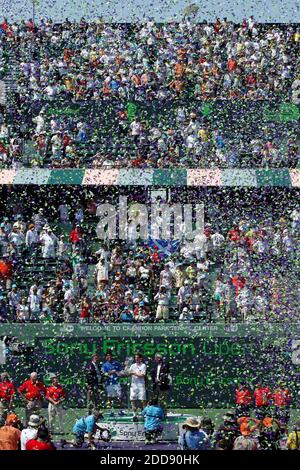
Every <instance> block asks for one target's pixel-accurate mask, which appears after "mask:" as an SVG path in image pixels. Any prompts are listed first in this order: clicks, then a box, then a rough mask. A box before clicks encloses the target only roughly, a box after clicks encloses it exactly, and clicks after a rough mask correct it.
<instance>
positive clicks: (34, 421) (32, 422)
mask: <svg viewBox="0 0 300 470" xmlns="http://www.w3.org/2000/svg"><path fill="white" fill-rule="evenodd" d="M41 424H42V420H41V418H40V417H39V416H38V415H31V416H30V418H29V421H28V426H31V427H33V428H38V427H39V426H40V425H41Z"/></svg>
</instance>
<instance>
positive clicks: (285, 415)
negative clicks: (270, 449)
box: [273, 381, 292, 427]
mask: <svg viewBox="0 0 300 470" xmlns="http://www.w3.org/2000/svg"><path fill="white" fill-rule="evenodd" d="M273 401H274V405H275V411H274V418H276V419H277V420H278V421H280V422H281V423H282V424H283V425H284V426H285V427H286V426H287V424H288V422H289V420H290V405H291V402H292V395H291V393H290V391H289V389H288V388H287V386H286V384H285V383H284V382H282V381H280V382H279V383H278V387H277V388H276V389H275V390H274V392H273Z"/></svg>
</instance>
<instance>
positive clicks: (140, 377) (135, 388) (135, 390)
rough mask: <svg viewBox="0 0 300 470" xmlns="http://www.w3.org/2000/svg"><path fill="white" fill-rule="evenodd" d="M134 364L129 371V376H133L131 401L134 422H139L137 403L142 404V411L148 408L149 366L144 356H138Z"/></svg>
mask: <svg viewBox="0 0 300 470" xmlns="http://www.w3.org/2000/svg"><path fill="white" fill-rule="evenodd" d="M134 361H135V362H134V363H133V364H132V365H131V366H130V368H129V370H128V375H130V376H131V386H130V401H131V406H132V411H133V421H135V422H136V421H138V417H137V402H138V401H139V402H141V404H142V409H144V408H145V406H146V373H147V366H146V364H145V363H144V362H143V356H142V354H136V355H135V357H134Z"/></svg>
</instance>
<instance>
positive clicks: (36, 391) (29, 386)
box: [18, 372, 46, 423]
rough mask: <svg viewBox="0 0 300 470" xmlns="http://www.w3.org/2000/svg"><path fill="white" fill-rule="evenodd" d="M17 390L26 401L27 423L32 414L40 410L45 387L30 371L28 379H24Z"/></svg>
mask: <svg viewBox="0 0 300 470" xmlns="http://www.w3.org/2000/svg"><path fill="white" fill-rule="evenodd" d="M18 390H19V393H20V394H21V396H22V398H23V399H24V401H25V403H26V408H25V411H26V423H28V421H29V418H30V416H31V415H32V414H39V412H40V411H41V408H42V406H43V399H44V396H45V394H46V387H45V385H44V384H43V382H39V381H38V375H37V373H36V372H32V373H31V374H30V378H29V380H25V382H23V384H22V385H21V386H20V387H19V389H18Z"/></svg>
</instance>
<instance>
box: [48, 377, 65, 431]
mask: <svg viewBox="0 0 300 470" xmlns="http://www.w3.org/2000/svg"><path fill="white" fill-rule="evenodd" d="M46 399H47V400H48V401H49V405H48V417H49V429H50V432H53V429H54V422H55V418H56V416H57V417H58V424H59V431H60V433H61V434H64V428H63V415H64V410H63V405H62V404H63V402H64V401H65V399H66V392H65V390H64V388H63V387H62V386H61V385H60V384H59V383H58V378H57V376H54V377H52V385H51V386H50V387H47V391H46Z"/></svg>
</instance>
